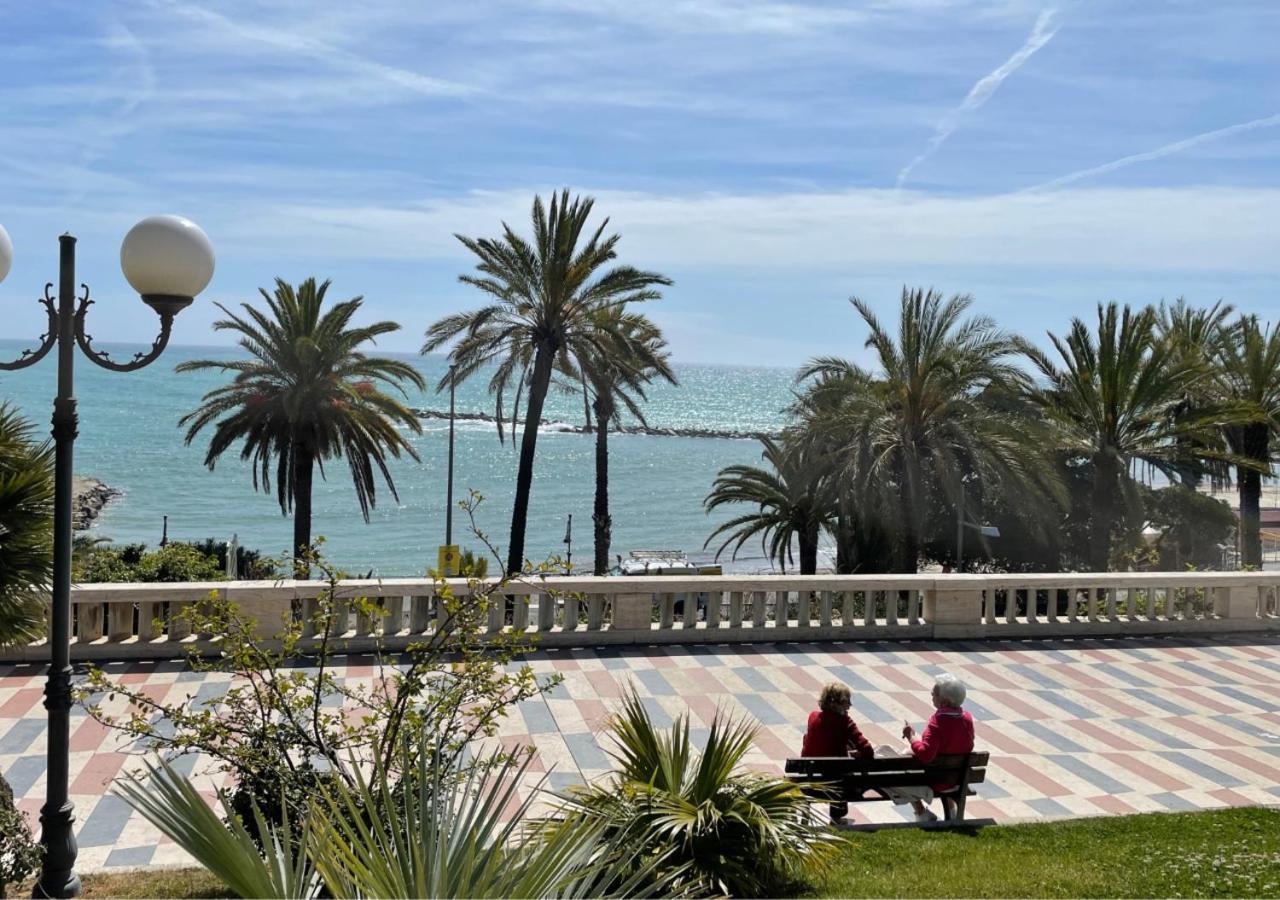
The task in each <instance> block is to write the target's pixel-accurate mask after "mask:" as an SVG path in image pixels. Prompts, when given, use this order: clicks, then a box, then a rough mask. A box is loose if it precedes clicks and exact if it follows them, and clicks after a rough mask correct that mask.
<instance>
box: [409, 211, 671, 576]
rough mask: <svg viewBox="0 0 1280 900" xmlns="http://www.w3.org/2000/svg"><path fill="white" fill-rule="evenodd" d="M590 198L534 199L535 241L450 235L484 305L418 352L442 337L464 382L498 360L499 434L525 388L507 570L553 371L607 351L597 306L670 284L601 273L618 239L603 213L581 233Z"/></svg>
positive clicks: (506, 232)
mask: <svg viewBox="0 0 1280 900" xmlns="http://www.w3.org/2000/svg"><path fill="white" fill-rule="evenodd" d="M594 204H595V201H594V200H592V199H591V198H590V197H574V198H572V199H570V196H569V191H568V190H565V191H563V192H561V194H560V195H559V196H558V197H557V196H552V198H551V207H550V210H548V209H547V208H546V207H545V206H544V205H543V202H542V198H541V197H535V198H534V200H533V214H532V219H533V240H532V242H530V241H528V240H525V239H524V238H523V237H520V236H519V235H517V234H516V233H515V232H514V231H513V230H512V229H511V228H510V226H508V225H506V223H503V233H502V237H500V238H469V237H464V236H463V235H460V234H459V235H455V237H457V238H458V240H459V241H461V242H462V244H463V246H465V247H466V248H467V249H468V250H470V251H471V252H472V253H474V254H475V255H476V257H477V258H478V259H479V262H478V263H477V264H476V274H474V275H460V276H458V280H459V281H461V282H462V283H463V284H469V285H472V286H473V287H476V288H478V289H479V290H481V291H482V292H484V293H485V294H487V295H488V296H489V298H490V299H491V301H492V302H491V303H490V304H489V305H487V306H483V307H481V308H480V309H477V310H474V311H472V312H465V313H457V314H455V315H451V316H445V317H444V318H443V319H441V320H440V321H438V322H436V323H435V324H434V325H432V326H431V328H430V329H428V331H427V341H426V343H425V344H424V345H423V347H422V352H423V353H430V352H432V351H434V350H436V349H438V348H440V347H442V346H444V345H445V344H446V343H448V342H449V341H452V340H454V339H457V343H455V344H454V345H453V348H452V349H451V350H450V351H449V359H450V361H451V362H452V363H453V364H454V366H455V368H454V369H453V370H452V374H451V375H450V376H446V377H445V378H444V379H442V380H441V382H440V384H439V385H438V388H437V389H443V388H445V387H447V386H448V385H449V383H450V378H452V380H453V381H454V382H455V383H457V382H462V381H465V380H466V379H467V378H469V377H471V376H472V375H474V374H475V373H476V372H477V371H479V370H480V369H482V368H484V367H486V366H489V365H495V364H496V365H495V368H494V370H493V373H492V375H491V376H490V378H489V392H490V393H491V394H493V395H494V397H495V402H496V417H497V419H498V422H499V425H498V437H499V439H500V440H501V438H502V424H501V423H502V420H503V418H504V413H503V398H504V396H505V395H506V393H507V392H508V391H510V390H511V389H512V387H513V386H514V389H515V403H514V405H513V409H512V428H513V429H514V428H515V425H516V415H517V413H518V410H519V407H520V400H521V397H522V396H523V394H524V393H525V392H526V391H527V392H528V401H527V405H526V406H525V411H524V432H523V434H522V435H521V440H520V465H519V469H518V471H517V474H516V494H515V502H514V504H513V505H512V510H511V544H510V547H509V548H508V550H507V571H508V573H510V574H516V573H518V572H520V571H521V569H522V568H523V567H524V544H525V526H526V522H527V520H528V515H529V494H530V490H531V488H532V486H533V459H534V454H535V452H536V450H537V442H538V423H539V422H540V421H541V419H542V407H543V403H544V402H545V401H546V398H547V391H548V389H549V388H550V387H551V379H552V375H553V373H554V372H555V371H556V370H557V369H559V370H560V371H562V372H566V373H574V372H576V371H577V365H576V363H575V361H576V360H583V359H594V358H597V357H599V356H602V355H604V354H607V353H608V352H610V345H611V341H610V340H609V339H608V335H606V334H604V333H602V332H601V331H600V329H599V328H598V327H597V324H598V323H597V320H596V313H597V312H598V311H599V310H601V309H608V308H610V307H615V306H623V305H625V304H628V303H638V302H641V301H645V300H655V299H657V298H658V297H660V296H661V294H660V293H659V291H658V290H657V287H658V286H659V285H668V284H671V281H670V279H668V278H666V277H664V276H662V275H659V274H658V273H656V272H646V271H643V270H641V269H636V268H633V267H631V266H614V267H612V268H609V269H605V270H603V271H601V270H602V269H603V267H604V266H605V264H606V263H609V262H611V261H613V260H614V259H616V258H617V255H618V254H617V245H618V241H619V239H620V238H619V235H616V234H614V235H610V236H608V237H605V236H604V230H605V228H606V227H607V226H608V224H609V220H608V219H605V220H604V221H602V222H601V223H600V225H599V226H598V227H597V228H596V230H595V231H593V232H587V231H586V227H587V219H588V218H589V217H590V215H591V210H592V207H593V206H594Z"/></svg>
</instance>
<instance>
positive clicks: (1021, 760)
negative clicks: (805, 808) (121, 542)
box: [0, 636, 1280, 871]
mask: <svg viewBox="0 0 1280 900" xmlns="http://www.w3.org/2000/svg"><path fill="white" fill-rule="evenodd" d="M529 661H530V663H531V665H532V666H533V667H534V669H535V670H539V671H542V672H551V671H557V672H560V673H562V674H563V675H564V682H563V683H562V684H560V685H559V686H558V687H557V688H556V689H555V690H554V691H553V692H551V693H549V694H547V695H545V696H544V697H542V698H538V699H535V700H533V701H530V702H527V703H525V704H522V706H521V707H520V708H519V709H518V710H517V711H516V712H515V713H514V714H513V715H511V716H510V717H509V718H508V719H507V720H506V721H505V722H504V724H503V726H502V728H501V732H500V735H499V737H498V740H500V741H502V742H503V743H504V744H508V745H516V744H530V745H532V746H534V747H535V748H536V750H537V756H536V759H535V761H534V763H533V767H532V768H533V770H534V771H535V772H536V773H539V774H538V775H537V777H539V778H540V777H542V773H546V775H547V780H548V782H549V783H550V786H551V787H553V788H562V787H564V786H566V785H569V784H572V783H575V782H579V781H582V780H585V779H591V778H595V777H598V776H600V775H602V774H604V773H605V772H606V771H607V770H608V769H609V758H608V756H607V754H606V750H607V748H608V738H607V737H605V736H604V735H603V734H602V730H603V729H602V724H603V722H604V720H605V718H606V716H607V715H608V714H609V712H610V711H611V710H612V709H613V708H615V707H616V705H617V702H618V698H619V697H620V696H621V694H622V692H623V690H625V689H626V688H627V686H628V685H635V686H636V688H637V689H638V691H639V692H640V695H641V696H642V698H643V699H644V702H645V704H646V705H647V706H648V708H649V710H650V712H651V714H652V715H653V716H654V718H655V720H656V721H657V722H658V723H659V724H661V725H668V724H670V722H671V721H672V719H673V718H674V717H675V716H677V715H679V714H681V713H682V712H685V711H688V712H689V713H690V714H691V715H692V717H693V725H694V726H695V728H694V732H695V737H696V738H697V739H698V740H702V739H703V738H704V737H705V734H706V728H707V725H708V724H709V723H710V721H711V719H712V716H713V715H715V712H716V710H717V708H721V707H722V708H727V709H730V710H732V711H733V712H735V713H738V714H742V715H747V716H750V717H751V718H752V719H754V720H755V721H757V722H759V723H760V726H761V727H760V732H759V737H758V739H757V742H756V748H755V749H754V750H753V751H752V753H751V755H750V757H749V758H748V761H749V764H750V765H751V766H752V767H753V768H757V769H760V770H765V771H771V772H780V771H781V766H782V761H783V760H784V759H785V758H786V757H787V756H789V755H793V754H795V753H797V752H798V751H799V745H800V737H801V733H802V730H803V727H804V722H805V720H806V717H807V714H808V712H809V711H810V710H811V709H812V708H814V705H815V700H816V697H817V694H818V691H819V689H820V688H821V686H822V684H824V683H826V682H828V681H832V680H836V681H842V682H844V683H845V684H847V685H849V687H851V688H852V689H853V710H852V715H853V716H854V719H855V720H856V721H857V722H858V724H859V725H860V726H861V727H862V729H863V732H864V733H865V734H866V735H867V737H868V739H869V740H870V741H871V742H872V743H873V744H876V745H879V744H896V743H897V742H898V740H899V739H898V734H899V732H900V731H901V726H902V721H903V720H904V719H907V720H910V721H911V722H912V723H913V724H914V725H915V726H916V728H917V729H919V728H920V727H921V726H922V724H923V722H924V721H925V720H926V719H927V717H928V715H929V714H930V712H931V707H930V703H929V689H930V687H931V685H932V681H933V676H934V675H936V674H937V673H939V672H943V671H948V672H952V673H954V674H956V675H957V676H959V677H960V678H962V679H963V680H964V681H965V682H966V683H967V684H968V685H969V700H968V702H967V703H966V707H967V708H968V709H969V710H970V711H971V712H972V713H973V716H974V719H975V720H976V722H977V743H978V747H979V749H983V748H985V749H988V750H990V751H991V756H992V760H991V766H990V769H989V770H988V776H987V777H988V780H987V782H986V783H985V784H983V785H981V786H979V788H978V796H977V797H976V798H974V799H973V800H971V801H970V803H969V813H970V815H972V816H974V817H987V816H989V817H991V818H994V819H996V820H997V821H1001V822H1009V821H1025V820H1034V819H1050V818H1061V817H1068V816H1095V815H1106V814H1120V813H1129V812H1147V811H1162V810H1193V809H1204V808H1211V807H1221V806H1237V805H1245V804H1276V803H1280V692H1277V690H1276V685H1277V683H1278V682H1280V637H1274V636H1266V637H1254V636H1251V637H1235V638H1232V637H1228V638H1214V639H1212V640H1209V639H1198V638H1147V639H1138V638H1131V639H1116V640H1108V639H1096V640H1095V639H1088V640H1084V639H1082V640H1054V641H1006V642H994V641H993V642H972V643H963V642H952V643H946V644H942V643H936V644H935V643H920V642H915V643H911V642H894V643H822V644H785V645H784V644H779V645H744V646H719V647H675V646H667V647H637V648H621V649H613V648H601V649H599V650H565V651H547V652H538V653H535V654H533V655H532V656H531V657H530V659H529ZM110 668H111V669H113V670H114V674H117V675H120V676H121V677H123V678H124V679H125V680H127V681H130V682H134V683H136V684H141V685H143V686H144V688H145V689H146V690H148V691H152V692H154V696H157V697H160V696H164V697H167V698H168V699H170V700H173V699H175V698H177V697H178V696H181V695H182V694H184V693H185V694H191V695H197V696H199V697H201V698H212V697H216V696H218V694H219V693H221V691H223V690H225V688H226V679H225V676H218V675H208V674H202V673H197V672H190V671H187V670H186V668H185V666H184V664H182V663H180V662H159V663H149V662H148V663H137V662H134V663H120V664H118V665H115V666H111V667H110ZM371 674H372V670H371V668H370V666H369V665H368V661H367V660H364V661H361V660H352V663H351V665H350V666H349V667H348V668H347V670H346V677H347V678H351V679H360V678H369V677H371ZM42 686H43V677H42V668H41V667H39V666H32V665H9V666H0V771H3V772H4V775H5V777H6V778H7V779H8V781H9V783H10V784H11V785H12V786H13V789H14V792H15V794H16V795H17V797H18V798H19V803H20V806H21V808H22V809H23V810H25V811H27V812H28V813H29V814H30V815H31V817H32V821H33V822H34V821H35V820H36V816H37V815H38V811H39V806H40V803H41V801H42V798H43V795H44V768H45V759H44V751H45V747H44V740H45V731H44V728H45V725H44V723H45V718H44V716H45V713H44V708H43V706H42V702H41V701H42V694H41V690H42ZM71 735H72V736H71V794H72V800H73V801H74V802H75V805H76V817H77V822H78V824H77V828H78V835H79V843H80V862H79V868H80V869H81V870H82V871H93V870H97V869H102V868H113V867H126V866H139V865H148V864H163V863H175V862H183V861H184V855H183V854H182V853H181V851H179V850H178V848H177V847H175V846H174V845H172V844H170V843H168V842H166V841H165V840H164V839H163V838H161V837H160V836H159V835H158V834H157V833H156V832H155V831H154V830H153V829H152V828H151V827H150V826H149V825H148V824H147V823H146V822H144V821H143V820H142V819H141V818H140V817H139V816H137V815H135V814H132V813H131V811H130V809H129V807H128V806H127V805H126V804H125V803H124V802H123V801H122V800H120V799H119V798H117V797H114V796H112V795H111V794H110V793H108V787H109V785H110V783H111V781H112V779H113V778H115V777H116V776H117V775H118V774H119V773H120V772H121V771H122V770H125V769H126V768H129V767H132V766H133V765H136V757H135V756H134V755H132V754H130V753H128V752H126V751H127V750H128V748H127V747H125V746H124V745H123V744H122V743H121V741H120V740H119V739H118V737H117V736H116V735H115V734H113V733H111V732H109V731H108V730H107V729H104V728H103V727H102V726H100V725H98V724H96V723H95V722H93V721H92V720H90V719H88V718H87V717H86V716H85V715H84V713H83V712H81V711H78V710H77V712H76V714H75V716H74V718H73V721H72V729H71ZM201 762H202V761H201V760H199V759H193V758H187V759H185V760H183V762H182V766H183V768H184V769H185V770H186V771H187V772H189V773H193V774H194V775H195V776H197V783H198V785H199V786H200V787H202V789H204V790H207V791H210V792H212V790H213V789H214V788H216V786H217V785H215V784H214V783H213V782H212V781H211V780H210V779H209V777H208V776H205V775H202V774H201V770H202V765H201ZM905 810H906V808H905V807H904V808H897V807H894V806H892V805H891V804H888V803H869V804H862V805H860V806H859V805H855V806H854V807H853V812H852V816H853V817H854V818H855V819H857V820H861V821H870V820H879V821H893V820H896V819H900V818H903V817H904V813H905Z"/></svg>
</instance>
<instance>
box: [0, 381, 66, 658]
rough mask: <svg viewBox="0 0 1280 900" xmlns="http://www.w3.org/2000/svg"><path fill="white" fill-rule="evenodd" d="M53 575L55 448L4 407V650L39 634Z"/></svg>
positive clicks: (0, 488)
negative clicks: (40, 440)
mask: <svg viewBox="0 0 1280 900" xmlns="http://www.w3.org/2000/svg"><path fill="white" fill-rule="evenodd" d="M52 576H53V452H52V448H51V447H50V446H49V444H48V442H44V443H40V444H37V443H36V442H35V441H34V440H33V439H32V427H31V424H30V423H29V422H27V421H26V420H24V419H23V418H21V417H20V416H19V415H18V413H17V412H16V411H15V410H13V409H12V408H10V407H9V406H8V405H7V404H4V403H0V646H4V645H6V644H12V643H17V642H19V641H29V640H33V639H35V638H36V637H38V636H39V634H40V632H41V631H42V630H43V627H44V616H45V603H46V594H47V593H48V590H49V584H50V579H51V578H52Z"/></svg>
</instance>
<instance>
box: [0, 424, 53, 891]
mask: <svg viewBox="0 0 1280 900" xmlns="http://www.w3.org/2000/svg"><path fill="white" fill-rule="evenodd" d="M52 576H53V453H52V448H51V447H50V446H49V444H48V442H44V443H40V444H37V443H36V442H35V441H34V440H33V439H32V427H31V424H30V423H29V422H27V421H26V420H24V419H23V418H21V417H20V416H19V415H18V414H17V412H15V411H14V410H13V409H11V408H10V407H9V406H8V405H7V404H4V403H0V647H3V646H5V645H7V644H16V643H21V642H26V641H30V640H34V639H35V638H37V637H39V636H40V633H41V632H42V631H43V630H44V625H45V610H46V608H47V605H48V601H47V596H48V592H49V585H50V581H51V579H52ZM39 863H40V853H39V847H38V845H37V844H36V843H35V841H34V840H33V839H32V837H31V829H30V828H29V826H28V825H27V820H26V817H25V816H24V815H23V814H22V813H21V812H20V811H19V810H18V808H17V807H16V806H15V805H14V802H13V789H12V788H11V787H10V785H9V782H7V781H5V778H4V774H3V773H0V897H3V896H4V895H5V885H6V884H12V883H14V882H19V883H20V882H21V881H22V880H23V879H25V878H26V877H27V876H28V875H29V874H30V873H31V871H32V870H33V869H34V868H35V867H37V866H38V865H39Z"/></svg>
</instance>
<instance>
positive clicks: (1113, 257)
mask: <svg viewBox="0 0 1280 900" xmlns="http://www.w3.org/2000/svg"><path fill="white" fill-rule="evenodd" d="M541 190H542V192H543V193H544V194H545V193H546V190H547V188H545V187H544V188H542V189H541ZM534 192H535V191H534V189H528V190H518V191H502V192H474V193H470V194H466V195H462V196H458V197H453V198H446V199H438V200H430V201H426V202H423V203H419V204H414V205H403V206H389V205H362V206H334V205H329V206H326V205H318V204H307V205H300V204H292V205H274V206H267V207H261V208H256V209H253V210H252V211H241V210H236V211H235V212H233V213H229V214H228V216H227V217H226V218H225V219H224V220H223V221H221V222H219V223H218V227H219V229H220V230H221V232H222V233H223V234H225V238H224V240H225V241H226V242H227V243H229V244H231V243H234V244H236V245H237V249H236V251H235V252H237V253H245V254H268V255H269V254H271V253H273V252H278V251H279V250H280V249H283V248H282V247H281V246H280V242H281V240H282V237H281V236H287V242H288V244H289V245H292V246H306V247H308V252H310V253H312V254H314V255H317V256H332V257H335V258H340V259H363V258H368V259H379V258H381V259H404V260H412V259H432V258H434V259H465V258H466V253H465V251H464V250H463V248H462V247H461V246H460V245H459V244H458V243H457V241H456V240H455V239H454V238H453V233H454V232H460V233H463V234H468V235H491V234H496V233H497V232H498V229H499V223H500V222H502V221H503V220H505V221H507V222H509V223H511V225H512V226H513V227H515V228H517V229H520V230H527V227H528V226H527V224H526V223H527V221H528V214H529V204H530V201H531V198H532V196H533V193H534ZM595 196H596V198H597V204H596V209H597V211H598V213H599V214H601V215H608V216H610V218H611V220H612V225H613V227H614V228H616V229H617V230H618V231H620V232H621V233H622V235H623V242H622V253H623V254H624V256H625V257H626V258H627V259H628V260H631V261H634V262H637V263H639V264H642V265H650V266H659V267H661V266H686V267H691V268H704V269H705V268H713V267H717V266H731V267H746V268H756V267H768V268H776V269H780V270H785V269H803V268H808V267H826V268H839V269H846V270H847V269H849V268H858V267H883V266H902V267H904V277H907V276H908V275H909V272H908V271H907V269H908V267H910V266H913V265H919V266H924V265H953V266H954V265H962V266H1066V267H1070V268H1073V269H1082V270H1083V269H1088V268H1091V267H1093V268H1096V267H1111V268H1117V269H1124V270H1128V271H1134V270H1142V269H1147V270H1169V271H1185V270H1203V271H1208V270H1213V271H1240V272H1280V256H1277V254H1276V253H1275V246H1274V241H1273V239H1272V237H1271V234H1272V227H1273V224H1274V222H1275V221H1276V219H1277V218H1280V190H1277V189H1270V190H1268V189H1260V190H1259V189H1242V188H1220V187H1190V188H1170V189H1107V190H1077V191H1061V192H1053V193H1023V194H998V195H984V196H940V195H935V194H927V193H921V192H913V191H895V190H850V191H842V192H827V193H816V192H793V193H788V194H772V195H764V194H705V195H698V196H672V195H659V194H647V193H636V192H612V191H601V192H595Z"/></svg>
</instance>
